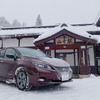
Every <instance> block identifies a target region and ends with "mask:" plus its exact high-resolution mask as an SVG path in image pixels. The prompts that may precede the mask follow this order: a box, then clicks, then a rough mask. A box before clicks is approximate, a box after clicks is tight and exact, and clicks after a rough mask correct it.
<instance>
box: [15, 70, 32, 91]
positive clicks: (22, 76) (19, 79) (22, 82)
mask: <svg viewBox="0 0 100 100" xmlns="http://www.w3.org/2000/svg"><path fill="white" fill-rule="evenodd" d="M28 83H29V82H28V75H27V73H26V71H25V70H23V69H21V70H19V71H18V73H17V75H16V86H17V87H18V89H19V90H30V89H31V86H29V84H28Z"/></svg>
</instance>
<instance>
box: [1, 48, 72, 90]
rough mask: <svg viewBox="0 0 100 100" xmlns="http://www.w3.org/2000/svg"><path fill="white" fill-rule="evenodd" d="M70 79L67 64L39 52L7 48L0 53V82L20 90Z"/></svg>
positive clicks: (69, 69)
mask: <svg viewBox="0 0 100 100" xmlns="http://www.w3.org/2000/svg"><path fill="white" fill-rule="evenodd" d="M71 79H72V70H71V68H70V66H69V64H68V63H67V62H65V61H63V60H61V59H56V58H51V57H48V56H47V55H46V54H44V53H43V52H41V51H40V50H36V49H30V48H19V47H16V48H15V47H9V48H6V49H3V50H1V51H0V80H1V81H6V82H7V83H15V84H16V86H17V87H18V88H19V89H20V90H26V89H30V87H32V86H44V85H50V84H61V83H62V82H68V81H71Z"/></svg>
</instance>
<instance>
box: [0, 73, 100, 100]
mask: <svg viewBox="0 0 100 100" xmlns="http://www.w3.org/2000/svg"><path fill="white" fill-rule="evenodd" d="M0 100H100V76H98V77H95V76H94V75H91V77H90V78H84V79H73V82H69V83H64V84H62V85H60V86H49V87H45V88H44V87H42V88H33V89H32V90H30V91H20V90H18V89H17V88H16V87H15V86H14V85H7V84H5V83H2V82H0Z"/></svg>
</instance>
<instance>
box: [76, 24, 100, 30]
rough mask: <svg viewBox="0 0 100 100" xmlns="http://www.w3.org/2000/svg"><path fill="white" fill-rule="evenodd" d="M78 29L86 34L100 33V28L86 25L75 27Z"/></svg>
mask: <svg viewBox="0 0 100 100" xmlns="http://www.w3.org/2000/svg"><path fill="white" fill-rule="evenodd" d="M74 27H75V28H76V29H81V30H84V31H86V32H93V31H100V27H97V26H95V25H86V26H74Z"/></svg>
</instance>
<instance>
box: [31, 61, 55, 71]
mask: <svg viewBox="0 0 100 100" xmlns="http://www.w3.org/2000/svg"><path fill="white" fill-rule="evenodd" d="M32 64H33V65H34V66H35V67H38V68H45V69H48V70H54V68H53V67H52V66H50V65H47V64H43V63H39V62H32Z"/></svg>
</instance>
